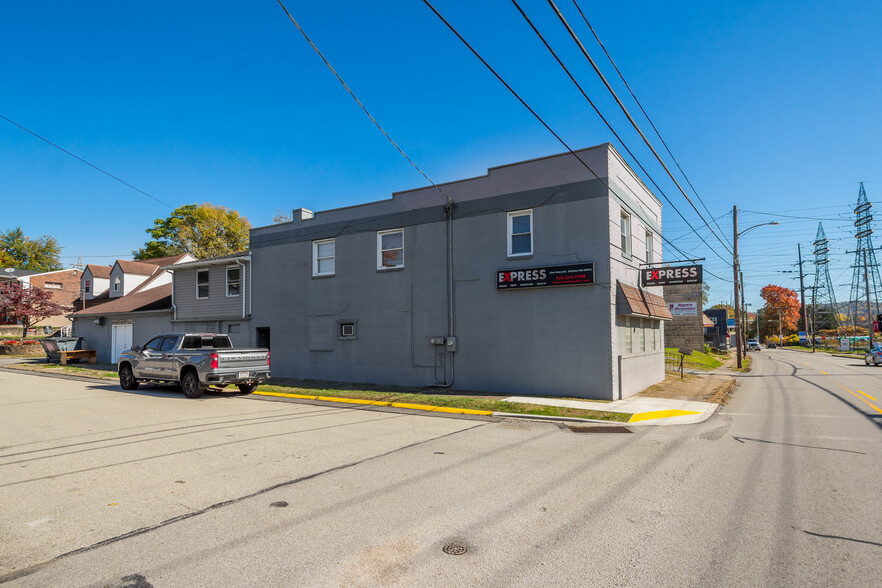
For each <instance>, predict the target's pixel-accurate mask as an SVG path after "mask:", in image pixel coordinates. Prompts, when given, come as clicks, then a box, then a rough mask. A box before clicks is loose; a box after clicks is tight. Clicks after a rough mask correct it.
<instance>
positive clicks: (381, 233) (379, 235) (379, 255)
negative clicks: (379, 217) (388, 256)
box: [377, 228, 404, 270]
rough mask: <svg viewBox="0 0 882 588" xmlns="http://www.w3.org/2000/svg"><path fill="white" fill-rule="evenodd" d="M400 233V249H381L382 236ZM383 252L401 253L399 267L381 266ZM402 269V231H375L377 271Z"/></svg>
mask: <svg viewBox="0 0 882 588" xmlns="http://www.w3.org/2000/svg"><path fill="white" fill-rule="evenodd" d="M395 233H401V247H396V248H394V249H383V236H384V235H393V234H395ZM384 251H401V264H400V265H383V252H384ZM403 267H404V229H403V228H401V229H389V230H388V231H377V270H395V269H401V268H403Z"/></svg>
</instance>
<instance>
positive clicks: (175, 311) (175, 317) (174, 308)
mask: <svg viewBox="0 0 882 588" xmlns="http://www.w3.org/2000/svg"><path fill="white" fill-rule="evenodd" d="M165 271H167V272H168V273H170V274H171V276H172V301H171V302H172V317H173V318H172V320H178V307H177V306H175V272H174V270H170V269H166V270H165ZM83 298H84V302H85V296H84V297H83Z"/></svg>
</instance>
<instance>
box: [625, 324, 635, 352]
mask: <svg viewBox="0 0 882 588" xmlns="http://www.w3.org/2000/svg"><path fill="white" fill-rule="evenodd" d="M625 353H628V354H630V353H634V331H633V330H632V328H631V317H629V316H626V317H625Z"/></svg>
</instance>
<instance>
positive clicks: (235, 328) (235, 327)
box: [227, 323, 240, 335]
mask: <svg viewBox="0 0 882 588" xmlns="http://www.w3.org/2000/svg"><path fill="white" fill-rule="evenodd" d="M239 330H240V329H239V325H238V324H236V323H233V324H231V325H227V333H228V334H230V335H235V334H236V333H238V332H239Z"/></svg>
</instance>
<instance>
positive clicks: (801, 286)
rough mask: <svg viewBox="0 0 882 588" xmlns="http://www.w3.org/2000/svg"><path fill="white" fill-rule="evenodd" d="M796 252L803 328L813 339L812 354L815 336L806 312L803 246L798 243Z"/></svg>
mask: <svg viewBox="0 0 882 588" xmlns="http://www.w3.org/2000/svg"><path fill="white" fill-rule="evenodd" d="M796 251H797V253H799V297H800V299H801V300H802V327H803V328H804V329H805V333H806V335H809V336H810V337H811V338H812V353H814V352H815V334H814V333H812V332H811V331H810V330H809V323H808V314H807V313H806V310H805V282H804V281H803V277H804V276H803V273H802V246H801V245H800V244H799V243H797V244H796Z"/></svg>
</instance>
